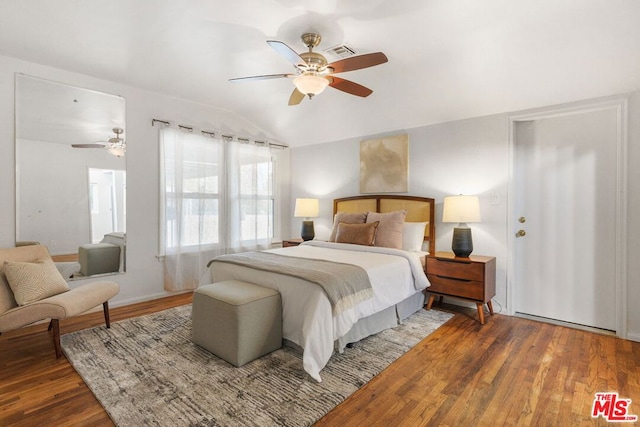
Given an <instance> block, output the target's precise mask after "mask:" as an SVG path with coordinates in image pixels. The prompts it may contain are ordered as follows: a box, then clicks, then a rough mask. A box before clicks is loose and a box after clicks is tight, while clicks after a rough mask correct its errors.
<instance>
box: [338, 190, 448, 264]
mask: <svg viewBox="0 0 640 427" xmlns="http://www.w3.org/2000/svg"><path fill="white" fill-rule="evenodd" d="M400 210H405V211H407V217H406V219H405V221H407V222H425V221H426V222H428V224H427V227H426V228H425V230H424V241H425V242H428V245H427V247H428V251H429V253H431V254H435V253H436V227H435V214H434V212H435V201H434V200H433V199H430V198H428V197H415V196H391V195H376V194H371V195H366V196H353V197H344V198H342V199H335V200H334V201H333V214H334V215H335V214H336V213H338V212H352V213H358V212H369V211H371V212H380V213H386V212H393V211H400Z"/></svg>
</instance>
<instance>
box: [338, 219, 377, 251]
mask: <svg viewBox="0 0 640 427" xmlns="http://www.w3.org/2000/svg"><path fill="white" fill-rule="evenodd" d="M378 225H379V222H377V221H376V222H372V223H369V224H348V223H346V222H340V223H338V230H337V232H336V243H352V244H355V245H364V246H373V242H375V240H376V229H377V228H378Z"/></svg>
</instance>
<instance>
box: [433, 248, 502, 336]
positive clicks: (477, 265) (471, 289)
mask: <svg viewBox="0 0 640 427" xmlns="http://www.w3.org/2000/svg"><path fill="white" fill-rule="evenodd" d="M426 273H427V278H428V279H429V282H430V283H431V286H430V287H428V288H427V289H426V291H427V292H429V293H430V295H429V302H428V303H427V310H429V309H431V305H432V304H433V300H434V298H435V296H436V295H439V296H440V301H442V298H443V297H445V296H449V297H456V298H462V299H466V300H471V301H474V302H475V303H476V307H477V308H478V317H479V318H480V323H481V324H482V325H484V310H483V306H484V304H487V307H488V308H489V313H490V314H493V305H492V304H491V298H493V297H494V296H495V295H496V259H495V257H488V256H481V255H471V256H470V257H469V258H458V257H456V256H455V255H454V254H452V253H449V252H436V254H435V255H434V256H428V257H427V267H426Z"/></svg>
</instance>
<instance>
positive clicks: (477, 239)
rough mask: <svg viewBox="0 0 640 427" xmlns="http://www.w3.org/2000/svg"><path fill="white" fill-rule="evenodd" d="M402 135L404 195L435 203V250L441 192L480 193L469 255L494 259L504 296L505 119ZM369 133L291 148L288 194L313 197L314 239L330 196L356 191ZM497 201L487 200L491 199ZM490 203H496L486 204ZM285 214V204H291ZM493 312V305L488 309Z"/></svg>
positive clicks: (327, 217) (442, 237)
mask: <svg viewBox="0 0 640 427" xmlns="http://www.w3.org/2000/svg"><path fill="white" fill-rule="evenodd" d="M405 132H406V133H407V134H408V135H409V157H410V161H409V193H407V194H408V195H414V196H424V197H433V198H434V199H435V200H436V224H435V226H436V236H437V239H436V249H437V250H439V251H451V239H452V237H453V226H454V225H455V224H445V223H443V222H442V201H443V198H444V196H448V195H454V194H476V195H478V196H480V209H481V213H482V222H481V223H478V224H472V225H471V228H472V231H473V246H474V253H475V254H478V255H491V256H495V257H496V258H497V259H496V270H497V271H496V274H497V290H496V293H497V295H496V300H497V302H498V303H499V304H500V305H502V306H504V304H505V301H506V265H507V256H506V255H507V254H506V247H507V239H506V237H507V236H506V223H507V187H508V185H507V184H508V170H509V169H508V166H509V165H508V161H509V150H508V133H507V116H506V115H502V114H501V115H493V116H488V117H480V118H474V119H468V120H461V121H456V122H450V123H442V124H438V125H433V126H426V127H420V128H415V129H409V130H402V131H397V132H393V133H389V135H392V134H400V133H405ZM379 136H385V135H371V136H365V137H362V138H357V139H348V140H344V141H337V142H332V143H326V144H319V145H314V146H307V147H300V148H294V149H292V150H291V175H292V177H293V179H292V181H291V182H292V191H291V199H292V200H295V198H296V197H306V196H313V197H318V198H319V199H320V217H319V218H316V219H315V221H314V222H315V230H316V238H317V239H327V238H328V237H329V233H330V231H331V221H332V220H331V216H332V210H333V203H332V201H333V199H335V198H337V197H346V196H353V195H357V194H359V192H360V190H359V186H360V184H359V182H360V181H359V180H360V160H359V150H360V140H361V139H368V138H372V137H379ZM492 199H493V200H497V204H492V203H491V200H492ZM494 203H496V202H494ZM291 212H293V207H292V208H291ZM299 227H300V220H299V219H296V220H294V221H293V222H292V226H291V230H290V231H291V237H298V236H299V235H300V229H299ZM494 308H496V309H497V310H499V309H500V307H499V306H496V307H494Z"/></svg>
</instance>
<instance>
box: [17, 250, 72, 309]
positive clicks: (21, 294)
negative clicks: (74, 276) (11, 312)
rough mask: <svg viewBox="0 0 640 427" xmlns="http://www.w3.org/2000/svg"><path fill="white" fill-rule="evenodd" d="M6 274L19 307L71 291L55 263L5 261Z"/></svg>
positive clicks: (43, 260) (46, 261)
mask: <svg viewBox="0 0 640 427" xmlns="http://www.w3.org/2000/svg"><path fill="white" fill-rule="evenodd" d="M4 274H5V276H6V278H7V282H9V286H10V287H11V290H12V291H13V296H14V298H15V299H16V302H17V303H18V305H26V304H31V303H32V302H36V301H40V300H41V299H44V298H48V297H51V296H54V295H58V294H61V293H63V292H66V291H68V290H69V285H67V282H65V280H64V278H63V277H62V275H60V272H59V271H58V269H57V268H56V265H55V264H54V263H53V261H51V260H49V259H41V260H37V261H36V262H18V261H5V262H4Z"/></svg>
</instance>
